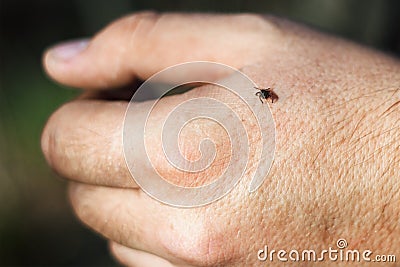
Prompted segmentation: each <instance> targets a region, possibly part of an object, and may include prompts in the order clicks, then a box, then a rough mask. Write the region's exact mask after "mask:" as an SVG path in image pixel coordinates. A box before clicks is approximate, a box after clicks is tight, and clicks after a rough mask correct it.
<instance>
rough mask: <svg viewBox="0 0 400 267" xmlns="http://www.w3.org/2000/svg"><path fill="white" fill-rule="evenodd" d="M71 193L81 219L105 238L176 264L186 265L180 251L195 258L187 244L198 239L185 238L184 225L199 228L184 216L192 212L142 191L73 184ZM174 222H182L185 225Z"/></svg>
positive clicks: (71, 198) (76, 211)
mask: <svg viewBox="0 0 400 267" xmlns="http://www.w3.org/2000/svg"><path fill="white" fill-rule="evenodd" d="M69 189H70V190H69V196H70V200H71V203H72V207H73V209H74V211H75V213H76V215H77V216H78V218H79V219H80V220H81V221H82V222H83V223H85V224H86V225H88V226H89V227H90V228H92V229H93V230H95V231H97V232H99V233H100V234H101V235H103V236H104V237H106V238H108V239H110V240H113V241H114V242H117V243H119V244H122V245H124V246H126V247H129V248H133V249H137V250H141V251H144V252H148V253H151V254H154V255H156V256H158V257H161V258H164V259H167V260H168V261H171V262H173V263H174V264H175V263H176V264H183V263H185V262H184V259H181V258H177V257H176V254H177V253H178V251H179V252H180V253H182V254H184V255H185V254H186V253H187V254H190V253H192V254H194V255H195V253H194V252H193V251H185V249H186V247H187V246H188V245H185V244H190V243H191V240H190V239H192V238H191V237H193V239H195V238H197V237H196V236H185V235H186V234H185V231H186V229H187V228H186V227H183V226H184V225H191V226H192V227H197V225H196V224H195V223H192V222H191V219H190V217H189V216H184V215H185V212H186V213H189V212H190V211H189V210H178V209H175V208H172V207H169V206H165V205H163V204H161V203H159V202H157V201H154V200H153V199H151V198H149V197H148V196H147V195H145V194H144V193H142V191H140V190H132V189H121V188H111V187H101V186H93V185H87V184H81V183H71V184H70V188H69ZM177 212H179V214H177ZM173 218H179V223H180V224H181V225H178V224H177V222H176V221H175V220H173ZM182 223H184V225H182ZM190 229H192V228H190ZM199 231H200V227H199ZM183 236H185V237H183ZM186 239H187V240H186ZM190 245H191V246H193V247H194V246H195V245H192V244H190ZM202 247H206V244H204V245H203V246H200V245H199V248H198V249H199V250H201V248H202ZM204 249H205V248H204ZM187 257H188V258H189V256H187Z"/></svg>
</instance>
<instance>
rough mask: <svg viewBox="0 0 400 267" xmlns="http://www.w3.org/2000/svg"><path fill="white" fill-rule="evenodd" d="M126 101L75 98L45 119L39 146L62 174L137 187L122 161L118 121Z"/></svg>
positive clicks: (123, 112)
mask: <svg viewBox="0 0 400 267" xmlns="http://www.w3.org/2000/svg"><path fill="white" fill-rule="evenodd" d="M126 107H127V103H126V102H117V101H115V102H106V101H95V100H77V101H74V102H71V103H67V104H65V105H64V106H62V107H61V108H60V109H59V110H58V111H56V112H55V113H54V114H53V115H52V116H51V118H50V119H49V121H48V123H47V125H46V127H45V129H44V131H43V135H42V150H43V153H44V155H45V157H46V159H47V161H48V162H49V164H50V165H51V166H52V167H53V168H54V169H55V170H56V171H57V172H58V173H59V174H60V175H62V176H65V177H67V178H70V179H74V180H77V181H82V182H85V183H92V184H101V185H107V186H118V187H130V188H137V185H136V183H135V182H134V180H133V179H132V177H131V176H130V173H129V171H128V169H127V168H126V165H125V159H124V155H123V148H122V124H123V119H124V114H125V111H126Z"/></svg>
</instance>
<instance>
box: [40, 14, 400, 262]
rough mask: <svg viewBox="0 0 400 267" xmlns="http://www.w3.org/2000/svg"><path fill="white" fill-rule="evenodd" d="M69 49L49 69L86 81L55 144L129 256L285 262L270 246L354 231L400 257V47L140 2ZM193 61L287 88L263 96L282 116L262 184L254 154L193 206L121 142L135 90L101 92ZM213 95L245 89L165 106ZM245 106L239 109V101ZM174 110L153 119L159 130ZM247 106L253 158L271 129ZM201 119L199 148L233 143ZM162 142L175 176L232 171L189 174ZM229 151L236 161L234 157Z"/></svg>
mask: <svg viewBox="0 0 400 267" xmlns="http://www.w3.org/2000/svg"><path fill="white" fill-rule="evenodd" d="M56 50H57V49H55V50H54V49H50V50H49V51H47V52H46V54H45V56H44V66H45V69H46V71H47V73H48V74H49V76H50V77H52V78H53V79H54V80H56V81H58V82H60V83H62V84H66V85H69V86H74V87H79V88H85V89H86V91H85V93H84V94H83V95H82V97H80V98H79V99H77V100H74V101H72V102H70V103H66V104H65V105H63V106H62V107H61V108H59V109H58V110H57V111H56V112H55V113H54V114H53V115H52V116H51V118H50V119H49V121H48V123H47V125H46V127H45V129H44V132H43V137H42V148H43V152H44V154H45V156H46V159H47V160H48V162H49V164H50V165H51V167H52V168H54V169H55V170H56V171H57V172H58V173H59V174H60V175H61V176H63V177H66V178H67V179H69V181H70V187H69V196H70V201H71V204H72V207H73V209H74V211H75V213H76V215H77V217H78V218H79V219H80V220H81V221H82V222H83V223H84V224H86V225H87V226H88V227H90V228H92V229H93V230H95V231H96V232H98V233H99V234H101V235H103V236H104V237H105V238H107V239H108V240H109V242H110V249H111V251H112V253H113V255H114V256H115V257H116V259H117V260H119V261H120V262H121V263H122V264H125V265H128V266H263V265H264V264H265V265H267V264H268V265H269V266H272V265H273V264H277V265H280V262H279V261H277V260H276V258H275V260H274V261H273V262H272V263H271V262H268V261H266V262H259V261H258V259H257V251H258V250H259V249H261V248H263V247H264V245H268V247H269V249H276V250H279V249H285V250H287V251H289V250H291V249H298V250H302V249H315V250H322V249H328V248H329V247H333V248H336V241H337V240H338V239H339V238H345V239H346V240H347V242H348V244H349V246H348V248H349V249H359V250H364V249H369V250H372V251H373V252H374V254H373V255H375V254H394V255H397V258H398V260H399V258H400V238H399V237H400V215H399V214H400V212H399V208H400V176H399V173H400V172H399V159H400V155H399V154H400V152H399V144H400V143H399V140H400V139H399V133H400V131H399V126H400V121H399V118H400V116H399V114H400V104H399V103H400V89H399V88H400V63H399V61H398V60H397V59H394V58H391V57H389V56H387V55H384V54H381V53H379V52H377V51H373V50H370V49H367V48H365V47H362V46H359V45H356V44H353V43H350V42H347V41H344V40H341V39H338V38H335V37H332V36H329V35H325V34H322V33H318V32H315V31H312V30H310V29H307V28H306V27H303V26H299V25H297V24H294V23H291V22H288V21H285V20H282V19H278V18H273V17H261V16H258V15H249V14H243V15H204V14H191V15H187V14H153V13H138V14H133V15H131V16H128V17H125V18H122V19H120V20H118V21H116V22H114V23H112V24H111V25H109V26H107V27H106V28H105V29H104V30H103V31H101V32H100V33H99V34H97V35H96V36H95V37H94V38H93V39H92V40H91V42H90V44H89V46H88V47H87V48H86V49H85V50H83V51H81V52H80V53H79V54H77V55H75V56H72V57H70V58H64V57H60V56H59V55H58V54H57V51H56ZM193 60H210V61H217V62H221V63H224V64H228V65H231V66H233V67H236V68H239V69H241V70H242V71H243V72H244V73H245V74H247V75H248V76H249V77H251V78H252V79H253V80H254V81H255V82H256V83H257V84H258V85H259V86H260V87H271V88H273V89H274V92H276V93H277V95H278V96H279V101H277V102H275V103H273V104H264V105H269V106H270V109H271V112H272V115H273V117H274V120H275V123H276V152H275V158H274V163H273V166H272V168H271V170H270V172H269V174H268V176H267V177H266V180H265V182H264V183H263V184H262V186H261V188H260V189H259V190H258V191H256V192H255V193H253V194H249V193H248V191H247V186H248V182H249V179H248V176H249V175H250V173H251V172H252V165H251V164H250V167H249V170H248V171H247V172H246V177H244V179H242V180H241V182H240V183H239V184H238V186H236V187H235V188H234V189H233V190H232V191H231V192H230V194H229V195H227V196H226V197H225V198H223V199H221V200H219V201H217V202H215V203H212V204H210V205H207V206H204V207H200V208H194V209H180V208H174V207H170V206H168V205H164V204H161V203H159V202H158V201H156V200H154V199H152V198H150V197H149V196H147V195H146V194H145V193H144V192H143V191H141V190H140V189H139V188H138V186H137V185H136V184H135V182H134V180H133V179H132V178H131V176H130V174H129V172H128V169H127V167H126V165H125V161H124V156H123V151H122V141H121V140H122V128H123V125H122V124H123V119H124V113H125V110H126V108H127V104H128V102H127V101H126V98H124V97H120V98H119V99H120V100H119V101H115V99H114V101H109V100H107V99H105V98H104V97H102V98H101V99H100V98H96V97H97V96H98V95H99V93H98V92H104V89H107V88H108V89H107V90H110V92H108V93H107V95H108V96H111V95H113V92H114V93H115V96H113V98H118V97H119V95H120V94H119V92H120V91H117V90H114V89H111V88H116V87H119V86H123V85H126V84H127V83H129V82H132V81H133V80H139V79H142V80H144V79H146V78H148V77H149V76H150V75H152V74H154V73H156V72H157V71H160V70H162V69H163V68H165V67H168V66H170V65H173V64H177V63H181V62H186V61H193ZM204 72H205V74H206V75H210V76H211V75H213V74H212V73H207V70H204ZM188 75H190V74H188ZM112 90H114V91H112ZM249 90H253V91H252V92H251V93H252V94H254V93H255V90H254V89H249ZM117 92H118V94H117ZM101 94H102V95H104V93H101ZM211 94H212V95H213V97H215V98H218V99H221V100H225V101H227V102H228V101H231V102H232V101H233V103H235V101H237V99H235V98H234V97H232V96H231V95H229V94H223V93H221V90H218V89H217V88H214V87H212V86H205V87H202V88H196V89H194V90H191V91H189V92H187V93H185V94H182V95H176V96H171V97H167V98H164V99H163V100H162V101H161V106H160V109H164V110H169V109H171V108H173V107H174V106H176V105H177V103H179V102H181V101H183V100H185V99H188V98H191V97H195V96H208V95H211ZM254 97H257V96H254ZM257 101H258V99H257ZM257 104H259V105H261V103H259V102H258V103H257ZM140 105H146V103H142V104H140ZM236 109H237V110H238V111H239V112H240V111H241V110H240V109H241V107H240V105H239V106H238V107H236ZM161 111H162V110H161ZM165 113H166V112H160V113H159V115H156V116H155V117H154V118H152V122H151V123H153V124H151V125H153V128H151V129H152V130H153V131H154V133H156V132H157V131H159V130H160V129H159V128H160V127H159V126H158V122H159V121H161V120H162V119H163V116H164V115H165ZM157 114H158V113H157ZM242 114H243V121H244V122H243V123H244V124H246V127H248V128H247V129H249V130H250V136H249V140H250V147H251V153H250V154H251V157H252V158H250V163H253V164H254V161H256V156H255V155H256V154H257V151H258V150H257V148H258V147H259V132H258V130H257V127H256V126H255V124H254V123H253V122H252V121H251V119H250V118H249V117H248V116H247V115H248V114H247V113H246V111H244V110H243V113H242ZM246 118H248V119H246ZM194 123H195V124H197V125H196V127H198V128H200V129H201V131H194V130H191V129H192V128H190V127H188V129H186V131H183V132H182V135H181V136H180V145H181V147H182V151H184V155H185V156H186V157H187V158H189V159H190V158H192V159H196V158H198V157H199V151H198V149H197V146H198V144H199V142H200V140H201V139H202V138H204V137H205V135H209V136H211V137H212V139H213V140H214V142H215V143H216V144H217V151H218V153H228V152H229V150H228V149H229V147H228V146H227V145H225V144H226V140H227V139H226V138H227V137H226V135H225V134H224V132H223V131H221V130H220V128H219V127H216V125H215V124H212V123H208V122H205V121H202V120H199V121H197V122H194ZM204 133H207V134H204ZM149 144H151V147H150V148H149V150H150V151H153V152H151V153H154V154H153V156H154V159H155V162H156V165H155V167H156V168H157V169H158V170H159V171H160V172H161V173H162V174H164V175H165V176H166V177H169V178H171V181H172V180H173V177H175V179H176V180H174V181H172V182H176V183H178V184H182V185H185V184H187V183H189V184H201V183H204V181H207V180H212V179H215V178H216V177H218V175H219V173H220V170H221V168H218V167H216V168H211V169H210V170H209V172H208V173H207V175H204V176H201V175H200V176H184V175H183V174H182V175H181V176H179V175H178V176H176V173H174V172H173V171H171V169H170V166H168V165H167V162H166V161H165V160H163V159H162V158H158V157H157V153H158V152H157V151H159V150H158V149H159V147H160V140H157V138H155V139H154V140H152V142H149ZM151 153H150V154H151ZM216 161H217V164H219V165H220V166H225V165H226V163H227V159H226V157H219V158H218V157H217V159H216ZM138 164H140V163H138ZM224 164H225V165H224ZM171 173H173V175H172V174H171ZM371 257H372V256H371ZM302 264H304V265H307V266H308V265H310V266H311V265H313V264H315V263H310V262H302ZM319 264H321V263H319ZM322 264H326V265H330V264H333V265H334V266H339V265H340V264H344V263H343V262H342V263H340V262H334V263H332V262H330V261H328V260H325V261H324V262H323V263H322ZM359 264H360V263H358V265H359ZM368 264H370V263H366V265H368Z"/></svg>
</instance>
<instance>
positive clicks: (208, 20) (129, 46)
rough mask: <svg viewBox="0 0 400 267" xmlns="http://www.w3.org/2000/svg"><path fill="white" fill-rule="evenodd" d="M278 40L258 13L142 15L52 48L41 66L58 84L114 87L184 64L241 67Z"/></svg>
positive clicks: (271, 27)
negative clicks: (90, 38) (220, 64)
mask: <svg viewBox="0 0 400 267" xmlns="http://www.w3.org/2000/svg"><path fill="white" fill-rule="evenodd" d="M277 36H278V31H277V30H276V28H275V27H273V26H272V24H271V23H268V22H267V21H266V20H265V19H264V18H263V17H261V16H258V15H248V14H244V15H243V14H242V15H210V14H171V13H169V14H168V13H167V14H156V13H151V12H145V13H137V14H133V15H130V16H128V17H124V18H121V19H119V20H117V21H115V22H114V23H112V24H110V25H109V26H107V27H106V28H105V29H104V30H102V31H101V32H100V33H98V34H97V35H96V36H95V37H94V38H93V39H92V40H90V41H88V40H79V41H76V42H68V43H64V44H61V45H58V46H55V47H53V48H51V49H49V50H48V51H46V53H45V55H44V58H43V62H44V66H45V69H46V72H47V73H48V74H49V75H50V77H52V78H53V79H55V80H56V81H58V82H60V83H62V84H65V85H69V86H74V87H83V88H94V89H96V88H106V87H117V86H121V85H124V84H126V83H128V82H130V81H132V80H133V79H135V78H140V79H146V78H148V77H149V76H151V75H152V74H154V73H156V72H158V71H160V70H162V69H164V68H165V67H168V66H171V65H174V64H178V63H182V62H187V61H196V60H199V61H216V62H220V63H224V64H228V65H231V66H233V67H236V68H240V67H242V66H244V65H247V64H249V63H251V62H254V61H255V60H256V59H257V58H260V53H263V52H265V51H268V52H269V53H270V52H271V50H274V49H275V48H277V47H275V46H276V45H274V43H278V42H276V39H277V38H278V37H277ZM205 71H206V70H205Z"/></svg>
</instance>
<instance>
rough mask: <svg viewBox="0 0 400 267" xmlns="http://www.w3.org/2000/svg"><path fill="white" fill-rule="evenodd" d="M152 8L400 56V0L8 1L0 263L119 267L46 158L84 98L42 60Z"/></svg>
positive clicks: (0, 117) (0, 124) (2, 32)
mask: <svg viewBox="0 0 400 267" xmlns="http://www.w3.org/2000/svg"><path fill="white" fill-rule="evenodd" d="M145 9H152V10H156V11H196V12H200V11H202V12H258V13H271V14H276V15H280V16H285V17H288V18H291V19H294V20H297V21H300V22H303V23H306V24H310V25H312V26H314V27H317V28H319V29H321V30H323V31H328V32H332V33H334V34H337V35H340V36H343V37H345V38H349V39H352V40H355V41H357V42H360V43H363V44H366V45H368V46H372V47H376V48H377V49H380V50H384V51H386V52H388V53H391V54H394V55H395V56H399V55H400V1H396V0H393V1H385V0H382V1H381V0H374V1H373V0H336V1H335V0H303V1H301V0H297V1H294V0H293V1H279V0H271V1H245V0H230V1H211V0H208V1H184V0H181V1H177V0H174V1H161V0H147V1H144V0H140V1H139V0H136V1H129V0H117V1H105V0H101V1H95V0H90V1H89V0H88V1H84V0H81V1H79V0H75V1H57V0H46V1H45V0H42V1H39V0H38V1H21V0H8V1H5V0H0V14H1V15H0V19H1V24H0V43H1V46H0V265H70V266H76V265H117V264H116V263H114V262H113V260H112V259H111V257H110V256H109V253H108V250H107V243H106V241H104V240H103V239H101V238H100V237H98V236H97V235H95V234H93V233H92V232H90V231H89V230H88V229H86V228H84V227H83V226H82V225H81V224H80V223H78V221H77V220H76V219H75V218H74V216H73V214H72V212H71V209H70V207H69V205H68V203H67V201H66V197H65V186H66V183H65V181H63V180H62V179H60V178H58V177H57V176H56V175H55V174H54V173H52V171H51V170H50V169H49V168H48V167H47V166H46V164H45V161H44V159H43V156H42V154H41V152H40V144H39V140H40V134H41V130H42V127H43V125H44V123H45V122H46V119H47V118H48V116H49V115H50V114H51V112H52V111H53V110H54V109H56V108H57V107H58V106H59V105H60V104H61V103H63V102H65V101H67V100H69V99H71V98H73V97H74V96H76V95H77V94H78V93H79V91H77V90H72V89H68V88H65V87H62V86H59V85H57V84H55V83H53V82H52V81H50V80H49V79H48V78H47V77H46V76H45V75H44V73H43V71H42V69H41V54H42V52H43V50H44V49H45V48H46V47H48V46H49V45H52V44H54V43H56V42H59V41H62V40H66V39H70V38H79V37H82V36H91V35H93V34H94V33H95V32H96V31H98V30H100V29H101V28H102V27H104V26H105V25H106V24H107V23H109V22H110V21H112V20H114V19H116V18H118V17H120V16H122V15H125V14H127V13H130V12H133V11H137V10H145Z"/></svg>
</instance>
